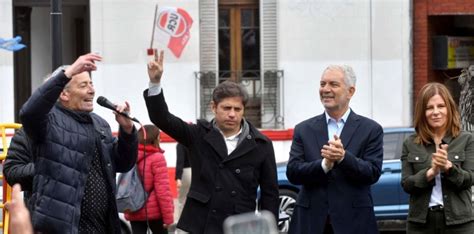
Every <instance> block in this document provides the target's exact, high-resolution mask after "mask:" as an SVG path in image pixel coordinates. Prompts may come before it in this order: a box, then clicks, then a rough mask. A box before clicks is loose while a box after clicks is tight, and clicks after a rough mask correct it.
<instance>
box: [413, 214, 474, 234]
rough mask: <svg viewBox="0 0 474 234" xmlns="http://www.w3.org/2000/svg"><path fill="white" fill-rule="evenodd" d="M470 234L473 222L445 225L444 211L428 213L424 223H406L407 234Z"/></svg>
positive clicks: (473, 229)
mask: <svg viewBox="0 0 474 234" xmlns="http://www.w3.org/2000/svg"><path fill="white" fill-rule="evenodd" d="M451 233H455V234H472V233H474V222H472V221H471V222H468V223H463V224H456V225H446V220H445V217H444V210H442V209H441V210H435V211H431V210H429V211H428V215H427V217H426V223H415V222H410V221H408V222H407V234H451Z"/></svg>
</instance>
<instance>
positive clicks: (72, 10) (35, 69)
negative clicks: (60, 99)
mask: <svg viewBox="0 0 474 234" xmlns="http://www.w3.org/2000/svg"><path fill="white" fill-rule="evenodd" d="M50 3H51V1H50V0H15V1H12V4H13V33H14V35H15V36H17V35H18V36H21V37H22V43H24V44H25V45H26V46H27V47H26V48H25V49H23V50H21V51H18V52H16V53H14V60H13V61H14V63H13V66H14V71H13V75H14V100H15V101H14V102H15V103H14V111H15V122H20V119H19V111H20V109H21V107H22V106H23V104H24V103H25V102H26V100H28V98H29V97H30V96H31V93H32V91H33V90H35V89H36V88H37V87H39V86H40V85H41V84H42V82H43V80H44V78H45V77H47V75H48V74H50V73H51V72H52V69H51V66H52V65H51V64H52V55H51V46H52V45H51V26H50V25H51V23H50V21H51V19H50V11H51V10H50V8H51V7H50ZM89 19H90V13H89V1H88V0H63V1H62V21H63V22H62V25H63V36H62V37H63V42H62V48H63V52H62V57H63V62H62V63H63V64H71V63H72V62H74V61H75V59H76V58H77V57H78V56H80V55H82V54H85V53H87V52H89V51H90V20H89Z"/></svg>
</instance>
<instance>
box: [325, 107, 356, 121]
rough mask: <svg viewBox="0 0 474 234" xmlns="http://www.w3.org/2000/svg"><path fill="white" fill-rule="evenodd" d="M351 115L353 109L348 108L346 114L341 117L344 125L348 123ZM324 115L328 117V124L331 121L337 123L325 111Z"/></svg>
mask: <svg viewBox="0 0 474 234" xmlns="http://www.w3.org/2000/svg"><path fill="white" fill-rule="evenodd" d="M350 113H351V108H348V109H347V111H346V113H344V114H343V115H342V117H341V119H340V120H342V122H343V123H346V122H347V118H348V117H349V114H350ZM324 115H325V116H326V123H329V121H330V120H332V121H334V122H336V123H337V121H336V119H334V118H332V117H331V116H329V114H328V113H327V112H326V111H325V112H324Z"/></svg>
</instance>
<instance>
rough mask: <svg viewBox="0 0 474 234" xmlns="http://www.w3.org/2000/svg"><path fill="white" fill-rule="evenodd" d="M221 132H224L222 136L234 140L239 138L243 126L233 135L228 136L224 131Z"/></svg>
mask: <svg viewBox="0 0 474 234" xmlns="http://www.w3.org/2000/svg"><path fill="white" fill-rule="evenodd" d="M219 131H220V130H219ZM220 132H221V134H222V136H223V137H224V139H225V140H227V141H233V140H235V139H237V138H239V135H240V134H241V133H242V127H241V128H240V130H239V132H237V133H236V134H234V135H232V136H228V137H226V136H225V135H224V133H223V132H222V131H220Z"/></svg>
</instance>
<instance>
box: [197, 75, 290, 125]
mask: <svg viewBox="0 0 474 234" xmlns="http://www.w3.org/2000/svg"><path fill="white" fill-rule="evenodd" d="M195 77H196V79H197V80H198V82H196V84H197V87H196V88H197V89H198V90H199V91H198V93H199V97H200V105H201V107H200V113H199V115H200V118H203V119H208V120H210V119H212V118H213V117H214V115H213V113H212V112H211V110H210V108H209V103H210V101H211V96H212V90H213V89H214V88H215V87H216V86H217V84H218V83H220V82H223V81H225V80H229V79H230V80H233V81H236V82H239V83H241V84H242V85H243V86H244V87H246V89H247V91H248V93H249V101H248V102H247V105H246V107H245V118H247V119H248V120H249V121H250V122H251V123H252V124H253V125H254V126H256V127H257V128H265V129H282V128H283V127H284V118H283V105H282V103H283V90H284V89H283V88H284V87H283V77H284V73H283V70H265V71H260V70H243V71H218V72H217V71H198V72H195Z"/></svg>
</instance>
